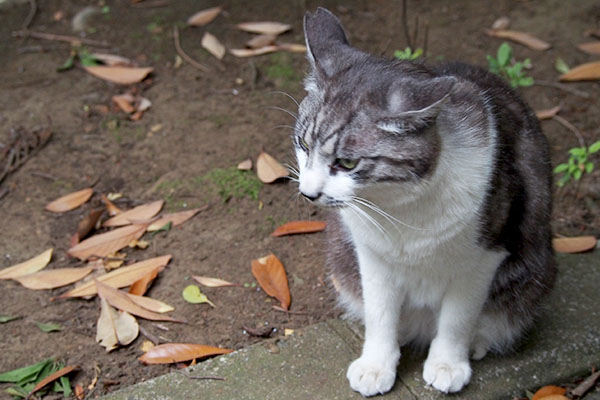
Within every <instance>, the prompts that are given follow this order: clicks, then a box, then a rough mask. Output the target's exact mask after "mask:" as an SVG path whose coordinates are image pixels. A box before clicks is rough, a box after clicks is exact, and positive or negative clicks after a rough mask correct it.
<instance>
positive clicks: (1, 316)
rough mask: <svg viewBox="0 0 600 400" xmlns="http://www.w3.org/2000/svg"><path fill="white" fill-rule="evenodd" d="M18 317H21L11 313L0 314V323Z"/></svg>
mask: <svg viewBox="0 0 600 400" xmlns="http://www.w3.org/2000/svg"><path fill="white" fill-rule="evenodd" d="M19 318H21V317H19V316H12V315H0V324H5V323H7V322H10V321H14V320H16V319H19Z"/></svg>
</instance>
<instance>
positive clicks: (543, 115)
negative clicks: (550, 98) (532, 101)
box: [535, 106, 561, 121]
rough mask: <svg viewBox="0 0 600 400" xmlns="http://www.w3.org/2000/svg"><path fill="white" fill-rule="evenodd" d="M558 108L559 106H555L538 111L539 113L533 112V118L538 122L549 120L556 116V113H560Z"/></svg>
mask: <svg viewBox="0 0 600 400" xmlns="http://www.w3.org/2000/svg"><path fill="white" fill-rule="evenodd" d="M560 108H561V107H560V106H556V107H552V108H549V109H547V110H539V111H536V112H535V116H536V117H537V118H538V119H539V120H540V121H543V120H545V119H551V118H552V117H554V116H555V115H556V114H558V112H559V111H560Z"/></svg>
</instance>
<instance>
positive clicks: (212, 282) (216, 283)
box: [192, 275, 241, 287]
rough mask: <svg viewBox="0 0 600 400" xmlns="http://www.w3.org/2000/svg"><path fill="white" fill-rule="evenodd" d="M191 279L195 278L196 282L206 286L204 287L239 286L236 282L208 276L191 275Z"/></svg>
mask: <svg viewBox="0 0 600 400" xmlns="http://www.w3.org/2000/svg"><path fill="white" fill-rule="evenodd" d="M192 279H193V280H195V281H196V282H198V283H199V284H201V285H202V286H206V287H228V286H241V285H240V284H238V283H231V282H228V281H225V280H223V279H218V278H209V277H207V276H198V275H194V276H192Z"/></svg>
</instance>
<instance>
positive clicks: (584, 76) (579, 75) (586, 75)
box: [559, 61, 600, 82]
mask: <svg viewBox="0 0 600 400" xmlns="http://www.w3.org/2000/svg"><path fill="white" fill-rule="evenodd" d="M559 79H560V80H561V81H564V82H574V81H591V80H596V79H600V61H594V62H590V63H586V64H581V65H578V66H576V67H575V68H571V69H570V70H569V71H568V72H567V73H565V74H562V75H561V76H560V77H559Z"/></svg>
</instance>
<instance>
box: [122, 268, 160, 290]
mask: <svg viewBox="0 0 600 400" xmlns="http://www.w3.org/2000/svg"><path fill="white" fill-rule="evenodd" d="M158 270H159V268H155V269H154V270H152V271H150V272H149V273H147V274H146V275H144V276H143V277H142V278H141V279H138V280H137V281H135V282H133V284H132V285H131V287H130V288H129V294H135V295H137V296H143V295H144V293H146V290H148V287H149V286H150V284H151V283H152V281H154V279H155V278H156V277H157V276H158Z"/></svg>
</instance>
